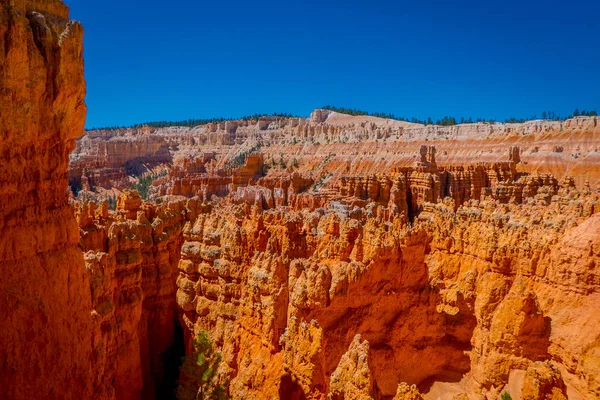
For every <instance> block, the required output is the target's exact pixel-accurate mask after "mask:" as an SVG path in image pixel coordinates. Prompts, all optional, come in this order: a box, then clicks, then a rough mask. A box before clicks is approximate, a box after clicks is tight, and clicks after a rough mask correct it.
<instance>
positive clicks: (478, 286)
mask: <svg viewBox="0 0 600 400" xmlns="http://www.w3.org/2000/svg"><path fill="white" fill-rule="evenodd" d="M0 18H1V23H0V38H1V39H0V46H1V48H0V60H1V61H2V63H1V68H0V96H2V97H0V99H1V104H2V108H1V109H0V126H1V127H2V130H1V131H0V134H1V135H2V141H1V142H0V150H1V152H0V169H1V170H2V174H0V196H1V197H0V216H1V217H2V218H0V230H1V231H2V234H1V235H0V267H1V269H2V279H0V315H1V316H0V321H1V322H2V329H1V330H0V388H1V391H2V396H3V398H4V397H6V398H9V399H29V398H31V397H32V396H33V397H36V398H43V399H75V398H77V399H78V398H93V399H140V398H143V399H152V398H162V397H164V395H166V394H168V392H166V391H165V390H167V389H165V388H167V387H168V384H169V382H168V379H169V378H168V377H169V376H171V377H172V376H173V375H177V373H176V372H175V373H173V369H175V370H176V369H177V366H176V365H172V364H169V363H167V362H166V361H165V360H166V358H168V357H169V355H171V356H172V354H173V353H172V348H173V346H174V345H175V343H176V342H177V341H178V339H181V340H182V341H183V342H184V343H185V347H187V349H188V350H189V349H190V348H191V340H192V338H193V336H194V335H196V334H198V333H199V332H200V331H208V332H209V333H210V336H211V338H212V340H213V341H214V342H215V344H216V345H217V347H218V349H219V351H221V352H222V355H223V362H222V364H221V365H220V368H219V371H218V372H219V373H218V376H219V380H220V381H221V382H222V383H226V382H227V383H228V389H229V392H230V394H231V396H232V397H233V398H234V399H273V398H282V399H323V400H324V399H375V400H380V399H386V400H387V399H396V400H400V399H411V400H413V399H414V400H417V399H423V398H426V399H427V398H435V397H436V396H438V395H441V396H442V397H443V398H448V399H461V400H464V399H468V398H481V396H482V395H483V396H486V397H487V398H489V399H494V398H497V396H498V395H499V394H500V393H501V392H502V391H510V392H511V394H513V395H514V397H513V398H518V397H520V398H522V399H536V400H537V399H555V400H556V399H565V398H567V397H571V396H573V397H574V398H578V397H577V396H579V398H590V399H591V398H597V397H599V396H600V369H599V368H600V367H599V366H600V356H599V354H600V314H599V313H598V312H597V307H598V302H599V301H600V294H599V292H600V267H599V265H600V219H599V218H600V217H599V216H598V215H599V214H600V192H599V191H598V189H597V187H596V186H597V184H598V183H600V174H599V171H598V169H597V165H598V154H599V153H598V143H599V142H600V141H599V140H598V135H599V128H598V120H597V117H583V118H574V119H570V120H567V121H562V122H552V121H530V122H527V123H523V124H469V125H459V126H454V127H439V126H422V125H418V124H411V123H407V122H401V121H391V120H385V119H381V118H374V117H351V116H346V115H343V114H339V113H335V112H331V111H326V110H315V112H314V113H312V115H311V116H310V118H307V119H304V118H279V117H260V118H257V119H255V120H246V121H228V122H223V123H214V124H207V125H204V126H199V127H194V128H180V127H171V128H161V129H154V128H148V127H139V128H134V129H130V130H106V131H96V132H95V133H87V134H86V135H85V137H84V138H82V139H80V140H78V141H77V142H76V138H77V137H78V136H79V135H80V134H81V133H82V132H83V126H84V119H85V104H84V102H83V98H84V95H85V83H84V80H83V60H82V34H83V32H82V28H81V26H80V25H79V24H78V23H75V22H70V21H69V20H68V9H67V8H66V6H65V5H64V4H63V3H62V2H60V1H51V0H46V1H42V0H37V1H33V0H31V1H25V0H21V1H17V0H14V1H4V2H3V3H2V8H1V9H0ZM73 149H75V152H74V153H73V154H72V156H71V159H70V167H69V164H68V157H69V153H71V151H72V150H73ZM142 178H143V179H146V178H148V179H146V181H142ZM68 181H70V183H71V185H72V187H75V186H78V187H79V188H80V189H81V191H82V192H83V193H84V194H85V196H82V197H79V198H78V199H77V200H76V199H72V200H73V201H72V204H69V195H68V191H67V182H68ZM132 182H133V183H135V184H138V185H139V186H141V187H142V189H143V191H142V190H140V193H137V192H135V191H131V190H129V189H131V188H132V187H133V184H132ZM143 182H145V183H144V184H147V186H146V187H144V186H143V185H142V183H143ZM148 182H149V184H148ZM113 197H114V203H115V204H114V210H112V209H109V204H108V203H107V202H91V201H87V200H86V199H89V198H94V199H101V198H109V199H111V200H112V199H113ZM111 208H112V206H111ZM179 325H181V326H182V327H183V333H182V335H181V336H182V338H178V333H177V332H178V330H177V327H178V326H179ZM444 396H445V397H444Z"/></svg>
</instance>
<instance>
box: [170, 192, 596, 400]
mask: <svg viewBox="0 0 600 400" xmlns="http://www.w3.org/2000/svg"><path fill="white" fill-rule="evenodd" d="M409 192H410V189H409ZM547 193H549V194H550V195H547ZM231 198H232V197H230V199H231ZM357 200H358V199H357ZM599 200H600V197H599V194H598V193H597V192H596V193H590V191H589V190H583V191H581V192H580V191H577V190H576V189H574V188H573V187H572V186H571V184H569V183H568V182H567V184H566V185H559V184H557V183H556V180H550V181H549V183H548V184H547V185H541V186H539V187H536V188H535V189H534V190H533V191H532V190H529V191H527V195H525V196H524V197H523V203H520V204H519V203H517V202H516V201H514V200H513V201H512V202H504V201H503V200H502V199H497V198H494V197H493V196H487V197H486V196H481V200H480V199H470V200H468V201H466V202H465V203H464V204H463V205H462V206H460V207H456V205H455V202H454V200H453V199H451V198H447V199H446V200H444V201H440V202H438V203H437V204H434V203H431V202H427V201H425V202H424V203H423V204H422V210H421V211H420V212H419V213H418V215H417V216H416V217H415V220H414V223H413V224H412V226H411V225H407V223H406V220H405V218H403V216H402V214H400V215H394V213H391V212H390V211H389V209H390V208H392V207H394V206H395V205H390V204H388V203H387V201H384V202H379V203H378V202H377V201H376V200H373V201H372V202H370V203H369V204H368V205H367V206H366V207H364V208H359V207H357V206H356V205H355V206H350V205H347V204H346V205H344V204H341V203H340V202H338V201H331V202H328V203H327V204H326V206H325V207H324V208H317V209H315V210H312V209H310V208H308V209H306V208H305V209H302V210H299V211H292V210H291V209H290V208H289V207H274V208H268V207H265V203H262V204H257V203H256V202H252V203H248V202H245V203H243V204H242V205H234V204H229V200H227V201H225V203H221V204H218V205H216V206H215V207H214V208H212V209H211V210H207V211H205V212H203V213H202V214H200V215H199V216H198V218H197V219H196V220H195V221H193V222H191V221H190V223H189V224H188V225H186V228H184V237H185V243H184V245H183V247H182V253H181V261H180V264H179V269H180V276H179V278H178V282H177V286H178V288H179V289H178V293H177V301H178V304H179V306H180V308H181V310H182V312H183V314H182V317H183V321H184V324H185V326H186V327H187V328H188V332H190V333H191V332H198V331H200V330H208V331H209V332H211V334H212V336H213V337H214V338H215V340H216V341H217V343H218V344H219V345H220V346H221V348H222V350H223V353H224V355H225V358H224V359H225V361H226V367H225V368H224V369H223V372H224V374H228V375H229V376H230V377H233V379H232V381H231V390H232V393H233V394H234V398H271V397H273V396H276V395H275V394H276V393H279V394H280V395H281V394H282V393H286V396H293V398H326V397H327V395H330V396H331V398H363V397H364V398H376V399H380V398H382V399H383V398H392V397H393V396H395V395H396V394H397V392H399V391H400V392H403V391H404V389H402V390H400V389H399V388H398V385H399V384H402V383H403V382H404V383H406V384H408V385H413V384H415V385H417V387H418V388H419V389H420V390H421V391H423V392H425V393H426V392H428V391H429V390H430V389H431V386H432V384H433V383H434V382H459V381H462V382H461V388H462V390H463V391H464V392H465V395H474V394H475V393H481V390H482V389H483V390H484V392H485V393H488V395H489V396H491V397H490V398H493V396H495V395H496V396H497V395H498V393H499V391H500V390H501V389H503V388H504V386H505V385H506V384H507V383H508V381H509V375H510V373H511V371H515V370H527V369H528V368H529V367H531V366H532V365H533V364H532V363H533V362H535V361H547V360H552V362H553V364H552V368H554V370H556V371H559V372H557V373H558V374H559V375H560V373H561V372H562V374H564V377H563V378H564V379H566V380H567V381H568V385H569V387H570V388H571V390H573V391H574V392H573V393H575V392H576V391H577V392H579V393H580V394H581V395H582V396H584V397H583V398H593V397H595V396H598V395H599V393H600V392H598V389H599V387H598V386H597V383H595V382H596V379H597V378H596V377H597V376H598V372H597V370H596V368H597V367H596V365H598V362H597V361H598V360H597V359H596V358H595V357H596V356H595V354H596V353H597V351H598V345H599V342H598V339H599V338H600V324H599V322H600V321H598V320H597V313H595V312H593V311H591V309H590V308H589V307H591V305H592V304H593V303H594V302H595V301H597V299H598V289H599V287H600V286H599V283H600V282H599V280H598V279H599V276H598V273H599V271H598V269H597V267H596V266H597V265H598V264H597V263H598V256H599V248H598V244H599V243H597V242H598V238H600V231H599V229H600V220H598V218H597V215H595V214H596V213H597V212H598V211H599V207H600V202H599ZM263 208H265V210H263ZM390 215H391V217H390ZM584 253H585V255H584ZM586 310H587V311H586ZM576 315H578V316H579V317H577V320H574V318H575V316H576ZM576 326H581V327H585V330H586V332H585V334H582V333H581V332H580V331H579V329H577V328H575V327H576ZM357 334H359V335H361V337H362V338H358V337H355V335H357ZM362 340H366V342H364V343H363V342H362ZM361 343H362V344H361ZM344 354H345V355H344ZM425 360H426V362H424V361H425ZM554 370H553V371H554ZM563 378H560V379H563ZM557 385H558V384H557ZM521 388H522V387H519V388H518V389H519V390H521ZM523 390H525V389H523ZM552 390H554V389H552ZM558 390H559V391H561V392H562V391H564V390H566V389H564V387H563V386H560V385H559V387H558ZM282 398H288V397H282ZM537 398H542V397H537Z"/></svg>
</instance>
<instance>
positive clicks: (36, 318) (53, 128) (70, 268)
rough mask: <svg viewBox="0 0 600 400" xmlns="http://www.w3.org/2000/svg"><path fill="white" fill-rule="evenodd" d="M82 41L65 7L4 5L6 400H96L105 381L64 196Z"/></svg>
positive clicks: (0, 373) (0, 144) (0, 377)
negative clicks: (98, 385)
mask: <svg viewBox="0 0 600 400" xmlns="http://www.w3.org/2000/svg"><path fill="white" fill-rule="evenodd" d="M82 36H83V29H82V27H81V25H80V24H79V23H77V22H74V21H69V11H68V8H67V7H66V6H65V5H64V4H63V3H62V2H61V1H58V0H47V1H41V0H13V1H8V0H3V1H2V2H1V7H0V104H1V106H0V126H1V129H0V136H1V137H0V139H1V140H0V154H2V156H1V157H0V171H2V172H1V173H0V231H1V232H2V233H1V234H0V269H1V270H2V279H0V310H1V312H0V323H1V325H2V329H1V330H0V360H2V361H1V362H0V388H2V389H0V391H1V392H2V394H1V396H2V397H3V398H9V399H30V398H31V397H32V396H34V397H36V398H43V399H79V398H93V397H94V396H95V394H94V386H95V384H96V383H97V382H96V379H97V378H100V377H98V375H97V373H96V371H95V365H96V364H95V361H96V360H95V357H94V355H93V353H92V349H93V346H92V337H91V331H92V327H93V325H92V319H91V316H90V311H91V307H92V302H91V296H90V290H89V288H90V281H89V279H88V277H87V274H86V272H85V267H84V263H83V257H82V254H81V250H79V249H78V247H77V244H78V242H79V232H78V229H77V224H76V221H75V218H74V216H73V211H72V209H71V207H70V205H69V204H68V197H67V167H68V155H69V153H70V152H71V151H72V150H73V149H74V148H75V138H76V137H77V136H79V135H80V134H82V133H83V126H84V121H85V112H86V108H85V103H84V101H83V100H84V96H85V82H84V77H83V59H82ZM96 398H103V397H102V396H98V397H96Z"/></svg>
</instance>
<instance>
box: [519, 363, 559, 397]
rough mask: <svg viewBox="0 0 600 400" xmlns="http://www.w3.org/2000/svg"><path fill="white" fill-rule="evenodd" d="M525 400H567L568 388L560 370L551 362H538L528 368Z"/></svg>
mask: <svg viewBox="0 0 600 400" xmlns="http://www.w3.org/2000/svg"><path fill="white" fill-rule="evenodd" d="M521 399H523V400H566V399H567V388H566V386H565V383H564V382H563V379H562V376H561V374H560V372H559V371H558V369H557V368H556V367H555V366H553V365H552V363H550V362H536V363H534V364H532V365H531V366H530V367H529V368H527V372H526V373H525V380H524V382H523V391H522V392H521Z"/></svg>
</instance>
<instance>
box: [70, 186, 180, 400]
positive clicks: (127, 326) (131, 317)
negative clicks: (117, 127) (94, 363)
mask: <svg viewBox="0 0 600 400" xmlns="http://www.w3.org/2000/svg"><path fill="white" fill-rule="evenodd" d="M187 203H188V201H187V200H186V199H185V198H179V199H177V198H174V199H171V200H170V201H168V202H166V203H165V204H163V205H160V206H158V205H153V204H150V203H144V204H141V199H140V197H139V195H138V194H137V193H136V192H129V191H125V192H124V193H123V194H122V195H121V196H119V198H118V200H117V210H116V212H113V211H109V210H108V209H107V204H106V203H102V204H101V205H100V206H97V205H96V204H95V203H84V204H76V205H75V213H76V215H77V221H78V223H79V226H80V230H81V241H80V246H81V248H82V250H83V252H84V258H85V266H86V269H87V271H88V274H89V277H90V282H91V292H92V306H93V311H92V316H93V318H94V325H95V331H94V348H95V351H96V354H97V356H98V358H99V365H98V371H99V372H101V374H102V377H103V385H104V386H103V387H102V388H101V389H100V390H101V391H102V392H103V393H113V395H114V398H116V399H138V398H140V396H141V397H142V398H144V399H151V398H154V396H155V394H156V393H158V394H162V395H166V394H167V393H163V392H161V390H162V388H161V385H162V384H164V379H165V373H166V371H164V367H165V364H164V363H165V356H166V354H165V353H166V351H167V350H168V349H169V348H170V347H171V346H172V345H173V344H174V340H175V338H174V335H175V331H174V328H175V319H176V315H177V308H176V304H175V278H176V272H177V264H178V261H179V254H180V251H181V245H182V241H183V236H182V227H183V224H184V222H185V220H186V216H187V213H188V212H189V211H188V210H187V208H186V207H187Z"/></svg>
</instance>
